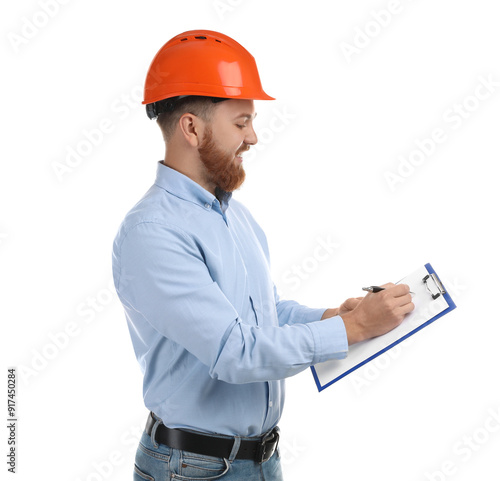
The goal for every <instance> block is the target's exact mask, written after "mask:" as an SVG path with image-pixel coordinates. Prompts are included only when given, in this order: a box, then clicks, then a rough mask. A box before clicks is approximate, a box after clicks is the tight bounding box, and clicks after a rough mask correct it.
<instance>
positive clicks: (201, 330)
mask: <svg viewBox="0 0 500 481" xmlns="http://www.w3.org/2000/svg"><path fill="white" fill-rule="evenodd" d="M219 197H221V199H222V202H219V200H218V199H217V197H215V196H214V195H212V194H211V193H210V192H208V191H207V190H205V189H204V188H203V187H201V186H200V185H199V184H197V183H196V182H194V181H193V180H191V179H190V178H189V177H187V176H185V175H183V174H181V173H179V172H177V171H176V170H173V169H171V168H170V167H167V166H165V165H164V164H162V163H161V162H159V163H158V167H157V176H156V182H155V184H154V185H153V186H152V187H151V188H150V189H149V190H148V192H147V193H146V194H145V195H144V197H143V198H142V199H141V200H140V201H139V202H138V203H137V204H136V205H135V206H134V207H133V208H132V209H131V210H130V212H129V213H128V214H127V215H126V217H125V219H124V220H123V222H122V224H121V226H120V228H119V231H118V234H117V236H116V239H115V241H114V245H113V277H114V283H115V287H116V291H117V293H118V296H119V298H120V300H121V302H122V304H123V306H124V308H125V315H126V319H127V323H128V328H129V331H130V335H131V338H132V344H133V347H134V351H135V355H136V357H137V360H138V361H139V365H140V368H141V371H142V373H143V375H144V383H143V396H144V403H145V405H146V407H147V408H148V409H150V410H151V411H153V412H154V413H155V414H157V415H158V416H159V417H160V418H161V419H162V420H163V422H164V424H165V425H166V426H169V427H171V428H184V429H193V430H196V431H202V432H210V433H220V434H227V435H239V436H257V435H260V434H262V433H264V432H266V431H268V430H270V429H272V428H273V427H274V426H275V425H276V424H277V423H278V421H279V419H280V417H281V414H282V409H283V402H284V379H285V378H286V377H289V376H293V375H294V374H297V373H299V372H301V371H303V370H304V369H306V368H308V367H309V366H311V365H313V364H316V363H319V362H322V361H326V360H328V359H343V358H345V357H346V355H347V350H348V346H347V335H346V331H345V326H344V323H343V320H342V318H341V317H340V316H335V317H332V318H329V319H325V320H323V321H320V319H321V316H322V315H323V313H324V312H325V309H324V308H323V309H312V308H309V307H305V306H302V305H300V304H298V303H297V302H295V301H292V300H281V299H280V298H279V296H278V295H277V293H276V288H275V285H274V283H273V281H272V279H271V275H270V270H269V251H268V246H267V241H266V236H265V235H264V232H263V231H262V229H261V228H260V227H259V225H258V224H257V223H256V222H255V220H254V219H253V217H252V216H251V214H250V212H249V211H248V210H247V209H246V208H245V207H244V206H243V205H242V204H241V203H240V202H238V201H236V200H235V199H231V194H230V193H227V192H221V195H219Z"/></svg>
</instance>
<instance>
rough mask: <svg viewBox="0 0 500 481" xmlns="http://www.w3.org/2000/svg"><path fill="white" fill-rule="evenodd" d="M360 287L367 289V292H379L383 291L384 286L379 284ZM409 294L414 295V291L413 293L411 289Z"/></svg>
mask: <svg viewBox="0 0 500 481" xmlns="http://www.w3.org/2000/svg"><path fill="white" fill-rule="evenodd" d="M362 289H363V290H364V291H368V292H380V291H385V287H380V286H370V287H362ZM410 294H411V295H412V296H414V295H415V293H414V292H411V291H410Z"/></svg>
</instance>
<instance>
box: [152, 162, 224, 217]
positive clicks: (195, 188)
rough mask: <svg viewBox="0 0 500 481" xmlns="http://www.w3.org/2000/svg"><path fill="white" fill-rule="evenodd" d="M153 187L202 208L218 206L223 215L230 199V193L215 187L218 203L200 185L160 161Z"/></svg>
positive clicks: (215, 198)
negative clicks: (155, 186)
mask: <svg viewBox="0 0 500 481" xmlns="http://www.w3.org/2000/svg"><path fill="white" fill-rule="evenodd" d="M155 185H157V186H158V187H161V188H162V189H164V190H166V191H167V192H170V193H171V194H172V195H175V196H176V197H180V198H181V199H184V200H187V201H189V202H193V203H195V204H198V205H200V206H202V207H204V208H212V207H213V206H214V205H217V204H219V205H220V209H221V211H222V214H224V213H225V212H226V209H227V208H228V207H229V201H230V200H231V197H232V192H226V191H224V190H222V189H219V188H218V187H217V189H216V194H217V197H218V198H219V199H220V202H219V199H217V197H215V196H214V195H213V194H212V193H210V192H209V191H208V190H206V189H204V188H203V187H202V186H201V185H200V184H198V183H197V182H195V181H194V180H193V179H191V178H189V177H188V176H187V175H184V174H181V173H180V172H178V171H177V170H175V169H172V168H171V167H168V166H167V165H165V164H164V163H163V161H161V160H160V161H158V165H157V168H156V181H155ZM214 201H215V204H214ZM217 207H218V205H217Z"/></svg>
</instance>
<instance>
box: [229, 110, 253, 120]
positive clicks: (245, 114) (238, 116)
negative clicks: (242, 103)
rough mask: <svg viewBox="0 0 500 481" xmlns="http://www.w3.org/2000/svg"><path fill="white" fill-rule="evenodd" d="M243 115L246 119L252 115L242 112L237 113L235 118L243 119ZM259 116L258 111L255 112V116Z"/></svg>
mask: <svg viewBox="0 0 500 481" xmlns="http://www.w3.org/2000/svg"><path fill="white" fill-rule="evenodd" d="M242 117H245V118H246V119H251V118H252V116H251V115H250V114H247V113H243V114H240V115H237V116H236V117H235V118H234V120H236V119H241V118H242ZM255 117H257V112H255V114H254V115H253V118H255Z"/></svg>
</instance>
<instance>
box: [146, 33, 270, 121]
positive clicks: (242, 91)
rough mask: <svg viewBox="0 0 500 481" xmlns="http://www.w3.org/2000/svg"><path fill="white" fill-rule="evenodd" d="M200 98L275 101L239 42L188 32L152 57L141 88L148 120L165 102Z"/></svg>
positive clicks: (253, 61)
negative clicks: (265, 88) (263, 86)
mask: <svg viewBox="0 0 500 481" xmlns="http://www.w3.org/2000/svg"><path fill="white" fill-rule="evenodd" d="M188 95H199V96H203V97H213V98H214V101H217V100H218V99H252V100H274V98H273V97H270V96H269V95H267V94H266V93H265V92H264V90H263V89H262V85H261V82H260V77H259V72H258V70H257V65H256V63H255V59H254V58H253V56H252V55H251V54H250V52H248V50H246V49H245V48H244V47H242V46H241V45H240V44H239V43H238V42H236V41H235V40H233V39H232V38H230V37H228V36H227V35H224V34H222V33H218V32H213V31H211V30H190V31H188V32H184V33H181V34H179V35H177V36H175V37H174V38H172V39H171V40H169V41H168V42H167V43H166V44H165V45H164V46H163V47H162V48H161V49H160V50H159V51H158V53H157V54H156V55H155V57H154V58H153V61H152V62H151V65H150V67H149V70H148V73H147V76H146V82H145V85H144V101H143V102H142V103H143V104H145V105H146V110H147V113H148V116H149V117H150V118H153V117H156V116H157V115H158V113H160V110H164V108H161V106H162V102H161V101H163V100H165V99H173V98H174V97H175V98H178V97H185V96H188Z"/></svg>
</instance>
